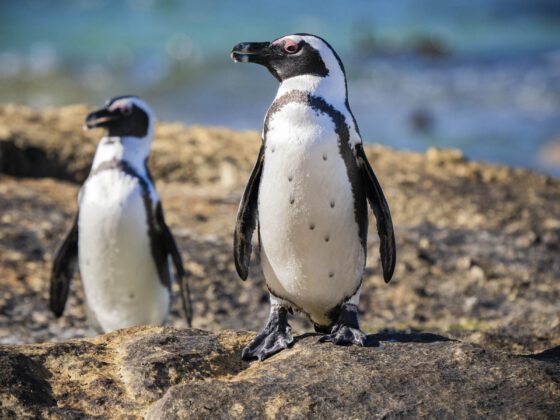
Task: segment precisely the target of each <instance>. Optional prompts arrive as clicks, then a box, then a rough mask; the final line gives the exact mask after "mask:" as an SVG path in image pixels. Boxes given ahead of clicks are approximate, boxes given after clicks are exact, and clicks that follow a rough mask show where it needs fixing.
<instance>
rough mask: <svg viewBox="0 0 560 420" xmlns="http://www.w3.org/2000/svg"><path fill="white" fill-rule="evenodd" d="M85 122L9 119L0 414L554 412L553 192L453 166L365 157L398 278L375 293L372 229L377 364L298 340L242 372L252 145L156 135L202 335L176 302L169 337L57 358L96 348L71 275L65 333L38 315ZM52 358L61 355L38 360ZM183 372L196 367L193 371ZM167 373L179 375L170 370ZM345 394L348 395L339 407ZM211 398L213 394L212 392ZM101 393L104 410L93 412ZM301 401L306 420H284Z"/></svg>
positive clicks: (254, 283) (104, 340) (75, 184)
mask: <svg viewBox="0 0 560 420" xmlns="http://www.w3.org/2000/svg"><path fill="white" fill-rule="evenodd" d="M88 111H89V109H88V108H87V107H85V106H81V105H80V106H72V107H66V108H57V109H47V110H43V111H36V110H32V109H30V108H26V107H21V106H2V107H0V343H1V344H4V346H3V347H1V348H0V365H1V366H0V367H1V368H0V371H1V372H9V373H8V374H6V375H4V377H2V378H1V379H0V393H3V394H2V396H1V397H0V401H2V405H1V406H0V407H1V408H0V409H1V410H5V411H4V413H6V414H9V413H12V412H13V413H16V414H18V413H23V412H25V410H28V411H29V413H41V415H43V414H45V415H46V414H49V415H52V416H53V417H57V416H58V417H65V416H71V415H72V416H73V415H75V416H80V415H82V414H88V415H105V414H107V413H108V412H109V411H111V410H120V411H118V413H122V414H123V415H124V414H129V415H132V416H137V415H144V414H146V415H148V414H149V415H152V416H166V417H167V416H168V415H171V414H172V413H174V412H175V413H193V415H194V414H195V413H196V415H197V416H200V417H202V416H204V415H221V416H224V417H225V416H228V415H239V416H246V417H252V416H260V415H267V416H269V417H275V416H284V415H286V416H290V415H291V416H292V417H298V416H305V414H309V415H317V416H319V415H322V414H323V413H331V414H333V415H337V414H338V413H344V409H345V408H346V409H348V407H349V406H350V405H351V404H350V402H355V403H359V404H358V406H359V407H355V409H356V410H357V411H356V412H355V417H362V416H363V413H365V411H360V410H362V409H363V410H366V408H368V407H369V410H370V411H369V412H371V413H377V414H379V415H385V414H386V415H389V416H391V415H393V414H394V415H407V414H432V415H434V416H438V417H439V416H440V415H441V416H452V415H453V408H452V407H456V410H458V411H457V413H460V414H465V416H468V414H469V413H470V412H471V411H469V410H472V413H476V414H480V415H484V414H485V413H487V414H496V415H500V416H504V417H506V416H507V417H509V416H510V415H514V414H515V413H516V412H518V413H526V414H527V416H531V417H532V416H536V417H547V416H548V414H550V413H553V412H554V411H551V410H555V411H556V412H558V405H555V404H558V403H557V401H558V400H559V398H558V384H559V382H560V379H559V375H558V356H557V354H558V348H559V347H558V346H560V282H559V281H558V279H559V278H560V258H559V255H560V181H559V180H558V179H554V178H551V177H545V176H542V175H539V174H536V173H533V172H530V171H526V170H522V169H513V168H508V167H503V166H495V165H489V164H485V163H481V162H470V161H468V160H467V159H465V157H463V156H462V155H461V153H460V152H458V151H454V150H429V151H428V152H427V153H425V154H418V153H409V152H398V151H394V150H391V149H387V148H383V147H379V146H368V147H367V148H366V151H367V154H368V156H369V158H370V161H371V162H372V165H373V167H374V169H375V170H376V172H377V175H378V177H379V178H380V181H381V184H382V185H383V188H384V191H385V193H386V196H387V199H388V202H389V205H390V207H391V211H392V214H393V221H394V224H395V230H396V237H397V248H398V259H397V267H396V272H395V277H394V279H393V280H392V281H391V283H390V284H388V285H385V284H384V283H383V280H382V277H381V272H380V267H379V256H378V251H377V249H378V245H379V244H378V239H377V236H376V233H375V230H374V227H375V224H374V223H370V235H369V240H368V262H367V269H366V274H365V278H364V288H363V293H362V300H361V303H360V312H361V320H362V327H363V329H364V330H365V331H366V332H368V333H370V334H372V333H373V334H374V335H373V336H372V337H373V338H372V342H376V341H381V343H385V348H383V347H382V346H381V347H380V346H377V345H376V346H373V347H370V348H363V349H356V348H335V347H332V346H319V345H317V344H316V343H315V342H316V338H315V337H313V336H309V337H305V338H303V339H302V340H300V341H299V342H298V343H297V344H296V345H295V347H294V348H293V349H292V350H290V351H287V352H284V353H282V354H280V355H278V356H277V357H274V358H272V359H271V360H269V361H267V362H266V363H265V364H262V365H259V364H253V365H246V364H242V363H241V361H240V360H239V353H240V349H241V347H242V346H243V344H244V343H245V342H246V341H247V340H248V339H249V335H248V334H247V333H241V332H234V331H228V332H219V331H221V330H222V329H224V328H226V329H232V330H252V331H256V330H259V329H260V328H261V327H262V325H263V324H264V322H265V320H266V317H267V309H268V307H267V300H268V297H267V293H266V289H265V287H264V279H263V277H262V273H261V272H260V269H259V264H258V258H259V256H258V253H257V255H255V259H254V263H253V268H252V269H251V273H250V278H249V280H247V281H246V282H241V281H240V280H239V279H238V277H237V275H236V273H235V268H234V264H233V259H232V256H231V247H232V232H233V227H234V223H235V214H236V211H237V206H238V203H239V199H240V196H241V193H242V191H243V187H244V185H245V182H246V180H247V178H248V174H249V172H250V169H251V167H252V165H253V162H254V160H255V158H256V155H257V152H258V148H259V141H260V140H259V135H258V134H257V133H255V132H234V131H230V130H226V129H221V128H205V127H195V126H192V127H191V126H188V127H186V126H184V125H182V124H174V123H160V124H159V125H158V128H157V131H156V140H155V142H154V145H153V153H152V157H151V160H150V166H151V169H152V172H153V175H154V177H155V178H156V180H157V186H158V190H159V192H160V195H161V197H162V201H163V205H164V210H165V213H166V218H167V220H168V223H169V224H170V226H171V227H172V230H173V232H174V234H175V236H176V238H177V241H178V243H179V246H180V248H181V249H182V252H183V258H184V260H185V263H186V265H187V267H188V268H189V270H190V272H191V273H192V275H191V288H192V294H193V300H194V310H195V319H194V327H195V328H197V329H201V330H206V331H209V332H205V331H198V330H185V329H184V327H185V323H184V321H183V320H182V319H181V313H180V309H179V306H180V305H179V299H178V296H177V298H176V299H175V302H174V307H173V311H172V315H171V317H170V320H169V325H170V328H169V329H161V328H154V329H141V328H140V329H133V330H130V331H127V332H122V333H115V334H110V335H108V336H104V337H99V338H87V339H84V340H81V341H68V340H69V339H74V338H79V337H88V336H90V335H91V331H90V330H89V329H88V326H87V325H86V323H85V316H84V310H83V305H82V303H83V292H82V289H81V285H80V281H79V275H76V277H75V279H74V282H73V285H72V290H71V294H70V298H69V301H68V304H67V307H66V312H65V315H64V316H63V317H62V318H61V319H58V320H57V319H54V317H53V316H52V315H51V314H50V313H49V311H48V307H47V297H48V296H47V292H48V276H49V271H50V262H51V259H52V256H53V253H54V251H55V249H56V247H57V245H58V244H59V243H60V241H61V240H62V238H63V235H64V233H65V231H66V229H68V227H69V225H70V223H71V220H72V216H73V214H74V212H75V210H76V196H77V193H78V190H79V186H80V184H79V183H80V182H81V181H83V179H84V178H85V177H86V176H87V173H88V170H89V165H90V163H91V157H92V154H93V152H94V150H95V145H96V142H97V139H98V138H99V137H100V136H101V133H100V132H99V131H95V132H83V131H82V130H81V125H82V122H83V118H84V116H85V115H86V114H87V112H88ZM364 134H365V135H367V133H364ZM291 324H292V326H293V328H294V332H295V333H296V334H302V333H305V332H309V331H312V327H311V325H310V323H309V322H308V321H307V320H306V319H304V318H303V317H297V316H296V317H294V318H293V319H292V321H291ZM171 328H176V329H171ZM416 331H424V332H427V331H429V332H431V333H434V334H438V335H439V336H441V339H439V338H438V339H437V340H433V342H420V343H418V342H417V341H422V340H424V339H425V338H426V337H425V336H423V335H419V333H416ZM375 334H377V335H375ZM162 337H167V338H162ZM193 337H195V338H193ZM411 337H412V338H411ZM418 337H423V338H422V340H420V339H418ZM381 338H383V339H384V340H381ZM444 338H449V339H454V340H460V341H441V340H443V339H444ZM138 340H147V341H146V342H145V343H147V344H145V345H144V348H143V349H142V351H140V350H138V351H137V352H134V351H133V350H131V347H130V346H131V345H132V346H133V344H132V343H137V342H139V341H138ZM150 340H155V341H150ZM158 340H162V342H161V343H160V342H158ZM403 340H404V341H407V342H406V343H402V342H400V341H403ZM45 341H55V342H59V343H58V344H54V343H53V344H36V345H35V344H31V343H41V342H45ZM393 341H397V343H393ZM424 341H425V340H424ZM428 341H429V340H428ZM150 343H151V344H150ZM177 343H179V344H177ZM197 343H198V344H197ZM201 343H202V344H201ZM212 343H214V344H212ZM220 343H221V344H220ZM223 343H226V344H223ZM197 346H199V347H197ZM212 346H214V347H212ZM220 346H225V347H220ZM179 347H180V348H181V349H182V350H181V349H179ZM150 348H151V350H150ZM155 349H159V350H155ZM165 349H167V350H165ZM209 349H214V350H211V351H210V350H209ZM160 350H161V351H160ZM150 351H151V352H152V353H149V354H148V353H147V352H150ZM209 351H210V353H211V354H214V353H215V354H216V355H217V356H215V357H216V358H217V359H212V357H214V356H211V357H210V356H207V355H208V354H209ZM212 352H214V353H212ZM542 352H545V353H544V354H545V356H542V357H541V356H534V357H524V356H527V355H531V354H533V355H536V354H540V353H542ZM205 355H206V356H205ZM191 357H192V358H193V359H192V360H197V362H196V363H195V364H196V366H194V365H193V366H191V365H189V363H190V362H189V360H190V358H191ZM208 357H210V358H208ZM169 360H172V363H176V364H177V365H176V366H177V367H176V368H173V369H171V370H169V369H168V368H167V367H166V366H167V365H168V364H169ZM216 360H217V361H216ZM325 360H326V362H324V361H325ZM331 361H332V363H331ZM144 363H145V364H144ZM193 363H194V362H193ZM204 363H207V364H204ZM156 365H157V368H156V367H153V366H156ZM127 366H128V367H127ZM130 366H136V367H134V368H131V367H130ZM150 366H151V367H150ZM205 366H206V367H205ZM329 367H330V370H329ZM59 368H60V369H66V370H64V372H66V373H64V375H66V376H64V375H63V376H60V375H59V374H58V370H57V369H59ZM142 369H148V370H147V371H146V372H145V374H144V376H145V378H144V377H143V378H141V379H138V380H137V379H131V378H132V376H130V375H131V373H130V372H131V371H135V370H138V372H141V371H142ZM150 369H153V370H150ZM127 372H128V373H127ZM267 372H268V373H267ZM271 372H272V373H271ZM333 372H334V373H335V375H333ZM109 373H110V374H109ZM88 375H89V376H88ZM96 375H98V376H96ZM150 375H151V376H150ZM531 375H532V376H531ZM82 376H83V378H82ZM86 377H88V378H90V379H89V380H88V379H86ZM148 377H152V378H155V379H153V383H152V385H146V384H145V382H143V381H146V380H148V379H147V378H148ZM354 377H355V378H358V379H357V380H358V381H359V382H357V383H356V385H355V387H354V388H353V389H352V390H351V391H344V389H345V386H346V388H348V386H350V385H352V384H351V383H350V382H349V381H350V378H354ZM166 378H167V379H166ZM204 378H206V379H204ZM160 379H161V381H163V382H160ZM1 381H4V382H1ZM18 381H19V382H18ZM127 381H128V382H127ZM218 382H219V384H218V385H219V386H220V390H221V393H220V394H219V395H217V394H211V393H209V392H210V390H211V389H212V384H216V383H218ZM4 383H6V385H7V386H8V388H6V387H5V386H4ZM290 384H296V385H297V386H295V387H290ZM349 384H350V385H349ZM95 387H97V388H98V390H97V391H95V392H94V391H93V389H94V388H95ZM106 388H107V389H111V392H110V393H109V395H110V396H109V397H108V398H109V400H110V401H105V402H104V400H103V396H102V395H101V392H102V390H104V389H106ZM502 388H503V389H502ZM6 389H8V391H6ZM368 390H372V391H371V392H369V391H368ZM373 390H374V391H375V392H374V391H373ZM460 390H463V393H461V392H460ZM506 391H507V392H506ZM6 392H8V393H7V394H6ZM96 392H97V393H96ZM465 392H466V393H465ZM378 394H379V395H378ZM95 395H97V397H94V396H95ZM113 396H114V397H113ZM195 396H198V397H195ZM342 396H347V398H342ZM552 396H554V398H552ZM95 398H97V400H96V399H95ZM106 398H107V396H106ZM294 398H296V399H297V401H298V404H301V405H300V406H301V410H302V411H301V413H300V414H298V413H296V412H294V413H291V412H290V411H289V409H290V407H291V406H293V401H294ZM550 398H552V399H550ZM115 400H118V401H115ZM234 400H236V401H237V400H239V401H240V403H239V405H235V404H234V403H233V401H234ZM26 401H27V402H26ZM204 401H208V402H212V401H220V402H222V404H220V405H211V406H208V405H207V404H206V403H205V402H204ZM263 401H266V404H261V402H263ZM452 401H455V404H456V405H455V406H453V405H452V403H451V402H452ZM230 402H231V404H230ZM345 403H346V405H344V404H345ZM116 404H121V405H122V407H120V408H116V407H117V405H116ZM362 406H363V407H362ZM104 407H105V408H104ZM523 409H525V410H526V411H525V412H524V411H523ZM6 410H7V411H6ZM22 410H23V411H22ZM37 410H39V411H37ZM41 410H42V411H41ZM65 410H66V411H65ZM107 410H109V411H107ZM220 410H222V411H220ZM224 410H225V411H224ZM286 410H288V411H286ZM372 410H373V411H372ZM115 412H117V411H115ZM290 413H291V414H290ZM1 417H4V416H1ZM523 417H526V416H525V415H523Z"/></svg>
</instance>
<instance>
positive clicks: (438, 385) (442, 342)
mask: <svg viewBox="0 0 560 420" xmlns="http://www.w3.org/2000/svg"><path fill="white" fill-rule="evenodd" d="M251 337H252V334H250V333H246V332H240V331H233V330H225V331H221V332H217V333H210V332H206V331H201V330H177V329H173V328H163V327H138V328H132V329H128V330H121V331H117V332H115V333H111V334H108V335H104V336H100V337H97V338H92V339H80V340H71V341H67V342H63V343H56V344H55V343H51V344H38V345H20V346H1V347H0V368H1V371H2V375H1V376H0V385H1V386H0V401H1V405H0V416H1V417H2V418H21V417H25V416H30V417H51V418H78V417H90V416H91V417H95V416H102V417H112V418H115V417H142V416H146V417H147V418H149V419H163V418H164V419H173V418H177V419H181V418H309V417H313V418H372V417H403V416H407V417H410V416H415V417H416V416H429V417H438V418H442V417H446V418H457V417H459V418H466V417H488V416H491V417H500V418H516V417H520V416H521V417H524V418H554V417H555V416H557V415H558V412H560V383H559V380H560V354H559V353H560V352H559V350H558V348H557V349H555V350H552V351H549V352H548V353H545V354H540V355H532V356H518V355H511V354H507V353H505V352H501V351H490V350H487V349H484V348H482V347H480V346H478V345H474V344H468V343H463V342H460V341H454V340H450V339H448V338H446V337H443V336H439V335H435V334H419V333H416V334H414V333H413V334H390V333H387V334H376V335H370V336H368V342H367V347H338V346H335V345H333V344H330V343H324V344H320V343H318V339H317V337H316V336H315V335H311V334H310V335H307V336H302V337H299V338H298V339H297V341H296V343H295V345H294V346H293V347H292V348H291V349H288V350H285V351H283V352H281V353H279V354H278V355H276V356H273V357H271V358H270V359H268V360H266V361H264V362H251V363H247V362H242V361H241V357H240V353H241V349H242V347H243V346H244V345H245V344H246V343H247V342H248V340H249V339H250V338H251Z"/></svg>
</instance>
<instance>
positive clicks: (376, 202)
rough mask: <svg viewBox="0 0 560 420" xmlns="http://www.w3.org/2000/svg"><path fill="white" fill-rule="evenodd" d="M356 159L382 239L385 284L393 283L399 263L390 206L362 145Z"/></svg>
mask: <svg viewBox="0 0 560 420" xmlns="http://www.w3.org/2000/svg"><path fill="white" fill-rule="evenodd" d="M356 159H357V161H358V167H359V168H360V172H361V175H362V181H363V182H364V184H365V187H366V188H365V190H366V196H367V199H368V201H369V205H370V206H371V209H372V210H373V213H374V214H375V219H376V221H377V233H378V235H379V239H380V242H381V243H380V245H379V252H380V254H381V264H382V266H383V279H384V280H385V283H389V282H390V281H391V277H392V276H393V272H394V271H395V263H396V261H397V249H396V245H395V233H394V231H393V220H392V219H391V212H390V211H389V205H388V204H387V200H386V199H385V195H384V194H383V190H382V189H381V185H380V184H379V181H378V180H377V177H376V176H375V173H374V172H373V169H372V167H371V165H370V164H369V161H368V159H367V156H366V154H365V152H364V149H363V147H362V145H361V144H358V145H356Z"/></svg>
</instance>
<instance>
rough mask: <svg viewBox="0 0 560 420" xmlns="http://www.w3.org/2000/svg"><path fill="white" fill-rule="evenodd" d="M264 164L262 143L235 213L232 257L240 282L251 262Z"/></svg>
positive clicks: (246, 274)
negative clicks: (235, 221)
mask: <svg viewBox="0 0 560 420" xmlns="http://www.w3.org/2000/svg"><path fill="white" fill-rule="evenodd" d="M263 162H264V142H263V144H262V145H261V149H260V151H259V156H258V157H257V162H256V163H255V166H254V168H253V171H252V172H251V176H250V177H249V182H248V183H247V186H246V187H245V191H244V192H243V197H242V198H241V203H240V204H239V210H238V211H237V223H236V224H235V232H234V234H233V257H234V260H235V268H236V269H237V274H238V275H239V277H241V280H246V279H247V276H248V275H249V264H250V262H251V251H252V246H251V238H252V236H253V232H254V230H255V227H256V226H257V219H258V215H257V214H258V199H259V186H260V183H261V174H262V168H263Z"/></svg>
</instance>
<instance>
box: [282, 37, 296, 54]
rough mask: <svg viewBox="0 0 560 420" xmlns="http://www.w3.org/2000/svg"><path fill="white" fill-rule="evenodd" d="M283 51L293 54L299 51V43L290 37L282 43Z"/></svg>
mask: <svg viewBox="0 0 560 420" xmlns="http://www.w3.org/2000/svg"><path fill="white" fill-rule="evenodd" d="M284 51H286V52H287V53H288V54H295V53H297V52H298V51H299V44H298V43H297V42H295V41H292V40H291V39H288V40H286V42H285V43H284Z"/></svg>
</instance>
